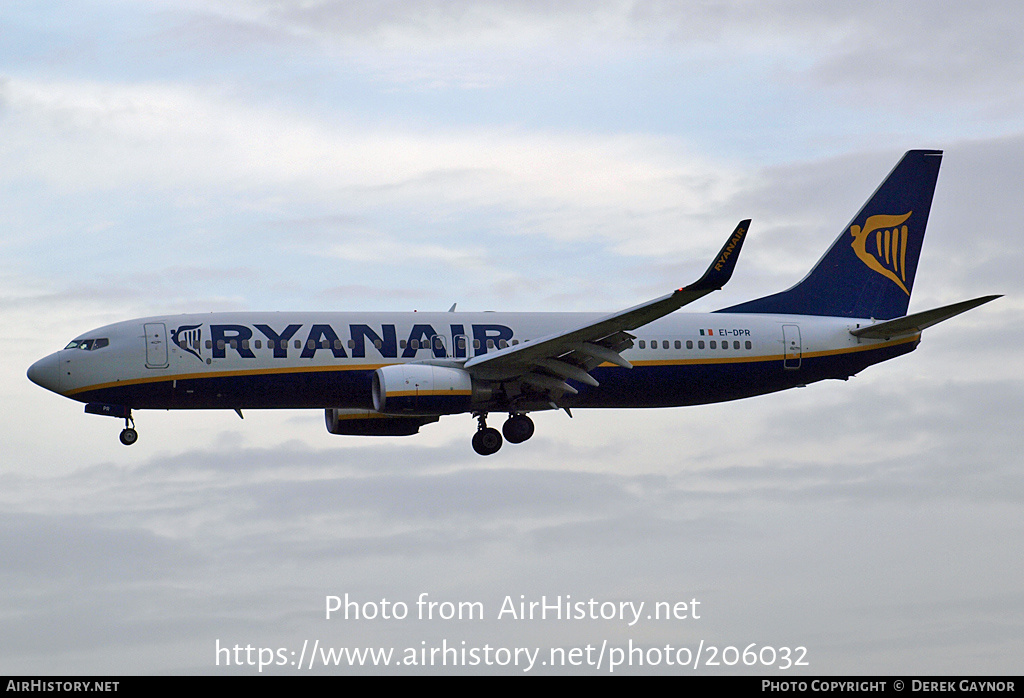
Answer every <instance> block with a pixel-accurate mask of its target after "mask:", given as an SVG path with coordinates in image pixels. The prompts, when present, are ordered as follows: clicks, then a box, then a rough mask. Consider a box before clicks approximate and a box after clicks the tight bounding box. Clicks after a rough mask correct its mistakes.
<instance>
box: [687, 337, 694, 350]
mask: <svg viewBox="0 0 1024 698" xmlns="http://www.w3.org/2000/svg"><path fill="white" fill-rule="evenodd" d="M686 348H687V349H693V340H692V339H688V340H686Z"/></svg>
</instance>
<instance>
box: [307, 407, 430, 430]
mask: <svg viewBox="0 0 1024 698" xmlns="http://www.w3.org/2000/svg"><path fill="white" fill-rule="evenodd" d="M438 419H440V417H388V416H386V415H383V414H381V413H379V412H374V411H373V410H340V409H333V408H332V409H327V410H324V420H325V421H326V422H327V431H329V432H330V433H332V434H339V435H343V436H412V435H413V434H415V433H417V432H419V430H420V427H421V426H423V425H424V424H430V423H431V422H436V421H437V420H438Z"/></svg>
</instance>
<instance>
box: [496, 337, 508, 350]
mask: <svg viewBox="0 0 1024 698" xmlns="http://www.w3.org/2000/svg"><path fill="white" fill-rule="evenodd" d="M507 346H508V342H507V341H505V340H504V339H502V340H499V341H498V347H499V348H501V349H504V348H505V347H507Z"/></svg>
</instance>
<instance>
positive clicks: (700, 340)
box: [697, 339, 714, 349]
mask: <svg viewBox="0 0 1024 698" xmlns="http://www.w3.org/2000/svg"><path fill="white" fill-rule="evenodd" d="M713 343H714V342H712V344H713ZM697 348H698V349H703V348H704V340H703V339H699V340H697Z"/></svg>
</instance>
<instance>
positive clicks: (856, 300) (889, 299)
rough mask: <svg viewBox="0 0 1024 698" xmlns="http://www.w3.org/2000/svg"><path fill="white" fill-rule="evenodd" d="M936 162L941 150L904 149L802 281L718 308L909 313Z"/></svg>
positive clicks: (887, 316)
mask: <svg viewBox="0 0 1024 698" xmlns="http://www.w3.org/2000/svg"><path fill="white" fill-rule="evenodd" d="M941 161H942V151H941V150H911V151H909V152H907V153H906V154H905V155H904V156H903V159H902V160H900V161H899V164H897V165H896V167H895V168H893V171H892V172H890V173H889V176H888V177H886V179H885V181H884V182H882V184H881V186H879V187H878V189H877V190H876V191H875V193H874V194H872V196H871V198H870V199H868V201H867V203H865V204H864V206H863V208H861V210H860V212H859V213H857V215H856V216H854V218H853V220H851V221H850V223H849V224H848V225H847V226H846V227H845V228H844V229H843V231H842V232H841V233H840V234H839V237H838V238H837V239H836V241H835V242H834V243H832V246H831V247H830V248H829V250H828V251H827V252H826V253H825V255H824V256H823V257H822V258H821V259H820V260H819V261H818V263H817V264H816V265H815V266H814V268H813V269H811V272H810V273H809V274H808V275H807V276H806V277H804V279H803V281H801V282H800V283H798V284H797V285H796V286H793V287H792V288H790V289H789V290H787V291H782V292H781V293H776V294H774V295H771V296H765V297H763V298H758V299H757V300H752V301H747V302H746V303H740V304H739V305H734V306H732V307H730V308H723V309H722V310H720V311H718V312H723V313H773V314H794V315H830V316H836V317H857V318H877V319H881V320H888V319H890V318H895V317H900V316H903V315H906V313H907V308H908V306H909V304H910V292H911V290H912V289H913V287H914V274H915V273H916V272H917V261H918V258H919V257H920V255H921V244H922V242H923V241H924V231H925V227H926V226H927V224H928V212H929V211H930V210H931V205H932V194H933V193H934V192H935V181H936V179H937V178H938V176H939V164H940V163H941Z"/></svg>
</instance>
